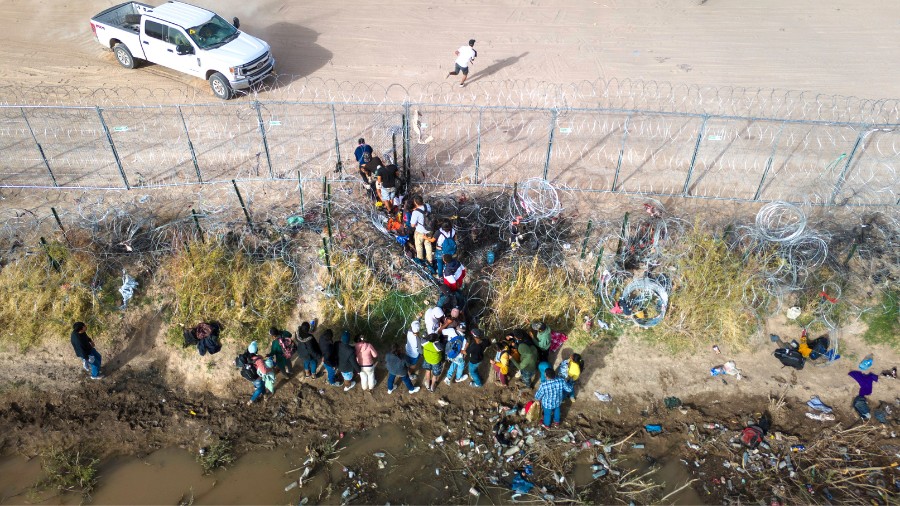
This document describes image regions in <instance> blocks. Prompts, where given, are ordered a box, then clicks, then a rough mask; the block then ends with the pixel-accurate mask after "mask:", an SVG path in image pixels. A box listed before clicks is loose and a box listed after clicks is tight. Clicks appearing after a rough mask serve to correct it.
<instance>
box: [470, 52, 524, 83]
mask: <svg viewBox="0 0 900 506" xmlns="http://www.w3.org/2000/svg"><path fill="white" fill-rule="evenodd" d="M526 56H528V51H525V52H524V53H522V54H520V55H519V56H510V57H508V58H504V59H502V60H496V61H494V63H492V64H490V65H488V66H487V67H485V68H483V69H481V70H476V72H474V74H475V75H474V76H472V79H469V80H467V81H466V84H469V83H473V82H475V81H478V80H480V79H484V78H486V77H489V76H492V75H494V74H496V73H497V72H500V71H501V70H503V69H505V68H506V67H509V66H510V65H514V64H516V63H517V62H518V61H519V60H521V59H522V58H524V57H526Z"/></svg>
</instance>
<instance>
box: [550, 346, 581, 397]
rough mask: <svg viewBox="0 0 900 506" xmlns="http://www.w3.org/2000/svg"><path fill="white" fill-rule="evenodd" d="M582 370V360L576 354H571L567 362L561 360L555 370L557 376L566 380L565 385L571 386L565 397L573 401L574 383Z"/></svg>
mask: <svg viewBox="0 0 900 506" xmlns="http://www.w3.org/2000/svg"><path fill="white" fill-rule="evenodd" d="M583 370H584V360H583V359H582V358H581V355H579V354H578V353H573V354H572V356H571V357H569V359H568V360H563V361H562V363H561V364H559V367H558V368H557V369H556V373H557V376H558V377H560V378H562V379H564V380H566V383H568V384H569V385H571V386H572V392H571V393H567V396H568V397H570V398H572V399H575V382H576V381H578V378H580V377H581V371H583Z"/></svg>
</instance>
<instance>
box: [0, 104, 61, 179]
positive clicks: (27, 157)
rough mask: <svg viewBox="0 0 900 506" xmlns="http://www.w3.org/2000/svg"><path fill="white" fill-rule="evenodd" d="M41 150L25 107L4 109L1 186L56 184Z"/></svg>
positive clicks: (0, 138) (0, 132)
mask: <svg viewBox="0 0 900 506" xmlns="http://www.w3.org/2000/svg"><path fill="white" fill-rule="evenodd" d="M41 149H42V148H39V147H38V144H37V142H36V141H35V139H34V137H32V136H31V130H30V128H29V127H28V122H27V121H26V119H25V115H24V111H23V110H22V109H21V108H19V107H4V108H2V109H0V153H3V163H2V165H0V186H54V185H55V183H54V181H53V177H51V175H50V172H49V171H48V170H47V166H46V165H45V164H44V160H43V157H42V156H41Z"/></svg>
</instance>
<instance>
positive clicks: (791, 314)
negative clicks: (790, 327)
mask: <svg viewBox="0 0 900 506" xmlns="http://www.w3.org/2000/svg"><path fill="white" fill-rule="evenodd" d="M800 313H801V310H800V308H799V307H797V306H793V307H789V308H788V310H787V313H786V316H787V318H788V320H796V319H797V318H799V317H800Z"/></svg>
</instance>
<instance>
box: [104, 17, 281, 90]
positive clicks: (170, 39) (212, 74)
mask: <svg viewBox="0 0 900 506" xmlns="http://www.w3.org/2000/svg"><path fill="white" fill-rule="evenodd" d="M239 27H240V22H239V21H238V19H237V18H235V19H234V21H233V22H232V23H229V22H227V21H225V20H224V19H223V18H222V17H221V16H219V15H218V14H216V13H214V12H211V11H208V10H206V9H202V8H200V7H196V6H194V5H190V4H186V3H183V2H177V1H171V2H168V3H165V4H162V5H160V6H158V7H150V6H148V5H146V4H140V3H138V2H128V3H125V4H121V5H118V6H116V7H113V8H111V9H107V10H105V11H103V12H101V13H100V14H98V15H97V16H95V17H94V18H92V19H91V29H92V30H93V32H94V34H95V36H96V37H97V40H98V41H100V43H101V44H104V45H106V46H107V47H109V48H110V49H112V50H113V52H114V53H115V56H116V60H117V61H118V62H119V64H120V65H122V66H123V67H126V68H134V66H135V59H139V60H146V61H149V62H152V63H156V64H158V65H162V66H165V67H168V68H171V69H174V70H178V71H180V72H184V73H186V74H190V75H192V76H195V77H199V78H201V79H205V80H207V81H209V84H210V88H211V89H212V92H213V94H215V95H216V96H217V97H219V98H221V99H225V100H227V99H229V98H231V97H232V95H233V93H234V90H241V89H246V88H249V87H250V86H252V85H254V84H256V83H258V82H260V81H262V80H263V79H265V78H266V77H267V76H269V75H270V74H271V73H272V72H273V70H274V67H275V59H274V58H273V57H272V55H271V51H270V47H269V45H268V44H267V43H266V42H265V41H263V40H260V39H258V38H256V37H253V36H252V35H249V34H247V33H244V32H242V31H240V29H239Z"/></svg>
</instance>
